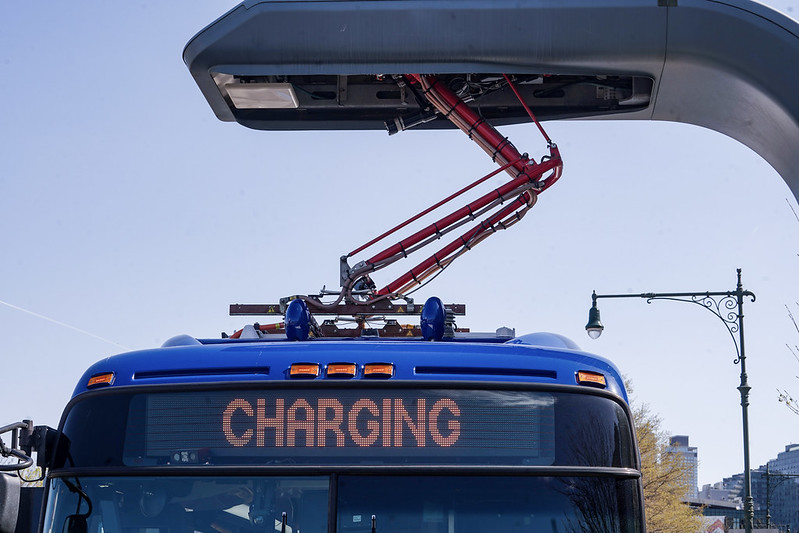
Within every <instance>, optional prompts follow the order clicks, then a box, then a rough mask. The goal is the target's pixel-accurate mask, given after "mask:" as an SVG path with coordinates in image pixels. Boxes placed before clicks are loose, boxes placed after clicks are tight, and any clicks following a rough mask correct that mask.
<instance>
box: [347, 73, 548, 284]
mask: <svg viewBox="0 0 799 533" xmlns="http://www.w3.org/2000/svg"><path fill="white" fill-rule="evenodd" d="M408 78H410V79H411V80H413V81H415V82H416V83H418V84H419V85H420V86H421V88H422V90H423V94H424V96H425V98H426V99H427V100H428V101H429V102H430V103H431V104H432V105H433V106H434V107H435V108H436V109H437V110H438V112H439V113H441V114H442V115H443V116H444V117H446V118H447V119H449V120H450V121H451V122H452V123H453V124H455V125H456V126H457V127H458V128H460V129H461V130H462V131H463V132H464V133H466V134H467V135H468V136H469V138H470V139H472V140H473V141H475V142H476V143H477V144H478V145H479V146H480V147H481V148H482V149H483V150H484V151H485V152H486V153H488V155H490V156H491V158H492V160H494V161H496V162H497V163H499V164H500V165H502V166H501V168H500V169H498V170H496V171H494V172H492V173H491V174H489V175H487V176H485V177H483V178H481V179H480V180H478V181H477V182H475V183H473V184H472V185H470V186H468V187H466V188H464V189H462V190H461V191H459V192H458V193H455V194H453V195H452V196H450V197H448V198H447V199H445V200H443V201H441V202H439V203H438V204H436V205H434V206H432V207H431V208H429V209H427V210H425V211H423V212H422V213H420V214H419V215H416V216H415V217H413V218H411V219H410V220H408V221H406V222H404V223H403V224H400V225H398V226H396V227H395V228H393V229H392V230H389V231H388V232H386V233H384V234H383V235H381V236H380V237H378V238H377V239H374V240H373V241H370V242H369V243H367V244H365V245H363V246H361V247H360V248H358V249H356V250H355V251H353V252H351V253H350V254H349V255H350V256H352V255H354V254H355V253H358V252H360V251H362V250H364V249H365V248H368V247H369V246H371V245H372V244H374V243H375V242H377V241H379V240H381V239H382V238H384V237H386V236H387V235H390V234H391V233H393V232H395V231H396V230H398V229H400V228H401V227H403V226H405V225H407V224H408V223H410V222H412V221H414V220H416V219H418V218H419V217H421V216H423V215H424V214H427V213H429V212H430V211H432V210H433V209H435V208H437V207H439V206H441V205H443V204H444V203H446V202H447V201H449V200H451V199H452V198H454V197H455V196H457V195H459V194H461V193H462V192H465V191H466V190H468V189H470V188H472V187H474V186H475V185H477V184H478V183H481V182H483V181H485V180H486V179H488V177H491V176H493V175H496V174H497V173H498V172H501V171H503V170H505V171H506V172H508V173H510V174H511V176H513V179H512V180H511V181H509V182H508V183H506V184H504V185H502V186H500V187H498V188H497V189H495V190H494V191H492V192H490V193H488V194H486V195H484V196H482V197H480V198H478V199H477V200H475V201H473V202H472V203H470V204H468V205H466V206H465V207H463V208H461V209H458V210H456V211H455V212H453V213H451V214H449V215H447V216H445V217H443V218H441V219H439V220H438V221H436V222H434V223H433V224H431V225H429V226H427V227H426V228H424V229H422V230H420V231H418V232H416V233H414V234H413V235H411V236H410V237H407V238H405V239H403V240H401V241H400V242H398V243H397V244H395V245H393V246H390V247H388V248H386V249H385V250H383V251H382V252H379V253H377V254H375V255H374V256H372V257H371V258H369V259H367V260H366V261H365V262H364V263H363V266H360V267H358V268H356V269H353V271H352V272H351V278H350V279H351V280H352V282H354V281H355V280H356V279H357V278H358V277H359V276H361V275H363V274H365V273H368V272H372V271H374V270H378V269H380V268H383V267H384V266H388V265H389V264H391V263H393V262H394V261H396V260H398V259H401V258H403V257H407V254H408V253H410V251H412V250H411V249H412V248H413V247H415V246H421V245H423V244H420V243H423V241H425V240H426V239H431V238H435V237H434V236H440V235H442V234H443V233H445V232H446V231H448V230H451V229H454V228H455V227H457V226H458V225H461V224H463V223H465V222H467V221H468V219H471V220H474V219H475V218H476V216H478V215H476V213H479V214H482V213H485V212H486V211H490V210H491V209H493V208H495V207H496V206H497V205H498V204H501V203H504V202H505V201H509V200H510V199H511V198H514V199H513V201H512V202H511V203H510V204H508V205H506V206H505V207H504V208H502V209H501V210H500V211H499V212H497V213H494V214H493V215H491V216H489V217H488V218H486V219H485V220H483V221H481V222H480V223H479V224H477V226H476V227H474V228H471V229H470V230H468V231H467V232H466V233H464V234H463V235H461V236H460V237H459V238H457V239H455V240H454V241H452V242H451V243H450V244H448V245H447V246H445V247H444V248H442V249H441V250H439V251H438V252H437V253H435V254H433V255H432V256H430V257H429V258H427V259H426V260H424V261H422V262H421V263H420V264H418V265H417V266H416V267H414V268H413V269H411V270H409V271H408V272H406V273H405V274H403V275H402V276H400V277H399V278H398V279H396V280H395V281H393V282H391V283H389V284H388V285H386V286H385V287H384V288H382V289H380V290H379V291H377V292H376V293H375V296H376V297H386V296H392V295H394V294H397V292H398V291H400V293H401V292H403V290H404V289H405V288H408V287H412V286H413V285H415V284H420V283H421V282H422V280H423V278H424V277H426V276H429V275H430V274H431V273H432V271H437V270H441V269H443V268H445V267H446V266H447V265H448V264H449V262H451V261H452V260H453V259H454V258H455V257H457V255H459V254H460V253H462V251H463V250H468V249H471V247H472V246H474V245H476V244H477V243H479V242H480V241H481V240H482V239H484V238H485V237H487V236H488V235H490V234H491V233H493V232H496V231H498V229H505V228H506V227H508V226H510V225H511V224H513V223H515V222H517V221H518V220H520V219H521V217H522V216H524V214H525V213H526V211H527V210H529V209H530V208H531V207H532V206H533V205H534V204H535V201H536V199H537V197H538V194H540V193H541V192H543V191H545V190H546V189H548V188H549V187H551V186H552V185H553V184H554V183H555V182H556V181H557V180H558V179H559V178H560V175H561V172H562V169H563V161H562V159H561V157H560V151H559V150H558V148H557V146H556V145H555V143H553V142H552V140H551V139H550V138H549V136H547V134H546V132H545V131H544V129H543V128H542V127H541V125H540V124H539V122H538V121H537V120H536V118H535V116H534V115H533V113H532V111H531V110H530V108H529V107H528V106H527V105H526V104H525V102H524V101H523V99H522V97H521V95H520V94H519V92H518V90H517V89H516V87H515V86H514V85H513V82H512V81H511V79H510V78H509V77H508V76H507V75H506V76H505V79H506V80H507V82H508V85H509V86H510V87H511V89H512V90H513V92H514V93H515V94H516V96H517V98H518V99H519V101H520V102H521V104H522V105H523V106H524V108H525V110H526V111H527V113H528V114H529V115H530V118H531V119H532V120H533V122H534V123H535V124H536V126H538V128H539V130H540V131H541V133H542V135H543V136H544V138H545V139H546V140H547V143H548V147H549V152H550V155H549V157H548V158H544V159H543V160H542V161H541V163H536V162H534V161H531V160H529V158H528V157H527V154H521V153H519V151H518V150H517V149H516V147H515V146H513V144H512V143H511V142H510V141H509V140H508V139H507V138H506V137H503V136H502V135H501V134H500V133H499V132H498V131H497V130H496V129H495V128H494V127H493V126H492V125H491V124H489V123H488V122H486V121H485V120H484V119H483V118H482V117H480V116H479V115H478V114H477V113H476V112H475V111H473V110H472V109H471V108H470V107H469V106H468V105H467V104H466V103H465V102H464V101H463V100H462V99H461V98H460V97H458V96H457V95H456V94H455V93H453V92H452V91H451V90H450V89H449V88H448V87H446V85H445V84H443V83H440V82H439V81H438V80H437V78H436V77H435V76H428V75H420V74H411V75H409V76H408ZM547 172H549V173H550V174H549V175H548V176H546V177H544V174H546V173H547ZM489 230H490V233H489ZM453 254H454V255H453ZM345 290H346V288H345Z"/></svg>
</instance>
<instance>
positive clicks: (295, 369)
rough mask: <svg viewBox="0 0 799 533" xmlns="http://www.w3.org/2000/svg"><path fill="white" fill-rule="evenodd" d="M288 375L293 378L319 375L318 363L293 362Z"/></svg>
mask: <svg viewBox="0 0 799 533" xmlns="http://www.w3.org/2000/svg"><path fill="white" fill-rule="evenodd" d="M289 376H291V377H293V378H315V377H319V363H294V364H292V365H291V369H290V370H289Z"/></svg>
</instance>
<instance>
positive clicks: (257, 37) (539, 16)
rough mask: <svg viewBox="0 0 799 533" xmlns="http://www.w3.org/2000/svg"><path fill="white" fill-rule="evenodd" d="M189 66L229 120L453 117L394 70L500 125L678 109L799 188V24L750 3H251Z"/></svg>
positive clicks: (204, 34) (199, 45) (321, 123)
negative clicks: (438, 86) (448, 93)
mask: <svg viewBox="0 0 799 533" xmlns="http://www.w3.org/2000/svg"><path fill="white" fill-rule="evenodd" d="M183 57H184V61H185V62H186V64H187V65H188V67H189V69H190V71H191V74H192V76H193V77H194V79H195V81H196V82H197V84H198V86H199V87H200V89H201V90H202V92H203V94H204V96H205V98H206V99H207V101H208V103H209V104H210V106H211V108H212V109H213V111H214V113H215V114H216V116H217V117H218V118H219V119H220V120H223V121H235V122H239V123H240V124H242V125H244V126H247V127H250V128H255V129H266V130H302V129H384V128H385V129H388V130H389V131H390V132H392V131H398V130H399V129H408V128H449V127H452V124H451V123H450V122H449V121H447V120H443V119H441V118H438V119H436V118H435V117H431V116H429V114H426V112H425V110H424V108H423V106H421V105H420V104H419V101H418V99H416V98H415V97H414V95H413V93H412V91H410V90H409V88H408V87H406V86H403V85H402V84H401V83H398V82H397V78H396V77H395V76H394V75H403V74H408V73H430V74H436V75H437V76H438V77H439V79H442V80H443V81H444V82H446V83H447V86H448V87H449V88H450V89H451V90H452V91H454V92H455V93H456V94H458V96H459V97H461V98H463V99H464V100H465V101H471V102H474V105H475V106H477V107H479V109H480V111H481V113H482V115H483V116H484V117H485V118H486V119H487V120H489V121H491V123H492V124H495V125H501V124H509V123H515V122H522V121H527V120H528V118H527V114H526V113H525V111H524V109H523V107H522V106H521V105H519V102H518V100H517V99H516V98H515V96H514V95H513V94H511V93H510V92H509V91H507V90H503V89H497V88H496V86H495V84H494V83H493V82H494V81H495V79H496V78H497V76H498V75H501V74H502V73H505V74H510V75H513V76H514V77H515V79H516V80H518V84H517V86H518V88H519V91H520V92H521V94H522V96H523V98H524V101H525V102H526V104H527V105H529V106H530V108H532V110H533V111H534V112H535V114H536V116H537V117H538V118H539V119H540V120H552V119H562V118H588V117H591V118H599V119H614V118H618V119H626V120H664V121H673V122H682V123H686V124H695V125H698V126H703V127H706V128H709V129H712V130H715V131H718V132H721V133H724V134H726V135H728V136H730V137H732V138H734V139H737V140H738V141H740V142H742V143H743V144H745V145H747V146H748V147H750V148H751V149H752V150H754V151H755V152H757V153H758V154H760V155H761V156H762V157H763V158H764V159H766V160H767V161H768V162H769V163H770V164H771V165H772V166H773V167H774V168H775V169H776V170H777V172H779V174H780V175H781V176H782V177H783V178H784V179H785V181H786V182H787V183H788V185H789V186H790V187H791V189H792V190H793V192H794V195H797V196H799V149H797V147H799V98H797V96H796V95H797V94H798V93H797V87H799V69H797V68H795V65H797V64H799V23H797V22H796V21H794V20H792V19H790V18H788V17H786V16H784V15H782V14H780V13H778V12H776V11H774V10H772V9H770V8H768V7H765V6H763V5H761V4H757V3H755V2H751V1H747V0H713V1H711V0H563V1H558V2H552V1H551V0H521V1H520V0H462V1H460V2H449V1H442V0H382V1H335V2H332V1H318V2H317V1H274V2H269V1H263V2H258V1H247V2H244V3H242V4H240V5H239V6H237V7H236V8H234V9H233V10H231V11H230V12H228V13H227V14H225V15H224V16H222V17H221V18H220V19H218V20H217V21H215V22H214V23H212V24H211V25H209V26H208V27H206V28H205V29H204V30H202V31H201V32H200V33H198V34H197V35H196V36H195V37H194V38H193V39H192V40H191V41H190V42H189V43H188V44H187V45H186V48H185V50H184V54H183Z"/></svg>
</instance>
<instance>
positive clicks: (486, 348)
mask: <svg viewBox="0 0 799 533" xmlns="http://www.w3.org/2000/svg"><path fill="white" fill-rule="evenodd" d="M177 339H178V340H177V341H176V342H174V341H173V342H170V341H168V342H167V343H165V344H166V345H165V346H164V347H161V348H156V349H150V350H141V351H135V352H128V353H124V354H120V355H115V356H112V357H109V358H107V359H104V360H102V361H99V362H97V363H95V364H94V365H92V366H91V367H90V368H89V369H88V370H87V371H86V372H85V374H84V375H83V377H82V378H81V380H80V382H79V383H78V385H77V387H76V388H75V391H74V394H73V396H77V395H79V394H81V393H83V392H86V391H88V390H94V389H97V388H102V387H120V386H145V385H157V384H203V383H221V382H254V381H257V382H276V381H281V382H286V381H305V382H306V383H308V382H309V381H315V382H320V381H328V382H329V381H332V380H335V381H342V380H346V381H350V382H356V381H360V382H361V384H365V383H364V382H365V381H367V382H369V381H371V382H374V381H375V380H380V379H383V380H391V381H398V380H405V381H418V382H424V381H428V382H429V381H453V382H455V381H475V382H502V383H545V384H560V385H577V384H578V378H577V375H578V372H588V373H589V374H592V375H596V374H601V375H602V376H604V381H605V386H602V388H604V389H606V390H608V391H610V392H613V393H615V394H616V395H618V396H620V397H622V398H623V399H624V400H625V401H627V395H626V392H625V390H624V385H623V383H622V379H621V376H620V374H619V371H618V370H617V368H616V367H615V366H614V365H613V363H611V362H610V361H608V360H606V359H604V358H602V357H599V356H596V355H592V354H589V353H586V352H582V351H580V349H579V347H578V346H577V345H576V344H574V343H573V342H572V341H570V340H568V339H566V338H565V337H562V336H560V335H555V334H551V333H537V334H531V335H525V336H521V337H517V338H513V339H511V340H504V341H503V340H499V341H497V340H495V341H494V342H489V341H488V338H485V337H484V338H482V339H477V341H478V342H475V338H474V336H472V337H471V338H467V339H453V340H452V341H448V342H427V341H423V340H419V339H408V340H386V339H382V338H377V337H361V338H354V339H347V340H322V339H315V340H314V339H312V340H308V341H295V342H289V341H286V340H266V341H264V340H259V341H255V342H252V341H250V342H247V341H241V340H238V341H236V340H226V341H222V342H220V341H200V340H196V339H193V338H191V337H187V336H181V337H180V338H177ZM169 344H177V345H169ZM386 364H390V365H391V367H390V370H388V371H387V370H385V367H383V368H382V369H381V368H380V365H386ZM292 365H295V366H296V367H297V368H300V367H302V366H303V365H305V366H304V367H303V368H302V369H303V370H305V371H307V372H310V374H308V373H306V374H304V375H302V376H300V377H299V378H298V377H297V376H291V375H290V369H291V368H292ZM309 365H310V366H309ZM314 365H316V366H314ZM338 365H349V366H345V367H343V368H345V370H343V371H340V372H337V373H335V372H334V373H333V374H331V371H332V370H333V369H334V368H342V367H340V366H338ZM370 365H372V366H370ZM367 367H369V368H370V369H373V368H377V369H378V371H377V372H376V373H374V374H372V376H374V377H370V376H368V375H365V374H366V373H365V370H366V369H367ZM314 369H315V370H314ZM314 372H315V373H314ZM336 374H337V375H336ZM303 377H304V378H305V379H302V378H303ZM309 377H310V378H311V379H308V378H309ZM583 384H585V385H587V386H597V384H596V383H592V382H590V381H588V382H585V383H583ZM352 385H353V386H356V385H357V384H356V383H352Z"/></svg>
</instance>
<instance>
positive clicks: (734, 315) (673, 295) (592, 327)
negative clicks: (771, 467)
mask: <svg viewBox="0 0 799 533" xmlns="http://www.w3.org/2000/svg"><path fill="white" fill-rule="evenodd" d="M745 297H748V298H751V300H750V301H752V302H754V301H755V295H754V293H752V292H750V291H745V290H744V289H743V287H742V286H741V269H740V268H739V269H738V285H737V286H736V288H735V290H734V291H727V292H707V291H705V292H664V293H653V292H649V293H643V294H597V293H596V291H594V293H593V294H592V295H591V299H592V301H593V304H592V305H591V310H590V311H589V312H588V324H586V326H585V330H586V332H588V336H589V337H591V338H592V339H596V338H598V337H599V336H600V335H601V334H602V330H603V329H605V328H604V326H603V325H602V322H601V321H600V319H599V308H598V307H597V304H596V301H597V300H598V299H600V298H645V299H646V303H652V300H672V301H675V302H688V303H692V304H696V305H698V306H700V307H703V308H704V309H707V310H708V311H710V312H711V313H713V314H714V315H716V316H717V317H718V318H719V319H720V320H721V321H722V323H723V324H724V325H725V326H726V327H727V331H729V332H730V336H731V337H732V342H733V344H734V345H735V352H736V355H737V356H736V358H735V361H733V363H734V364H738V363H740V364H741V384H740V385H739V386H738V391H739V392H740V393H741V410H742V414H743V444H744V514H745V520H744V528H745V530H746V533H752V523H753V521H754V514H755V507H754V502H753V500H752V476H751V471H750V467H749V391H750V390H751V387H750V386H749V383H748V381H747V376H746V353H745V350H744V298H745ZM736 333H737V334H738V339H736V337H735V334H736ZM739 342H740V343H739Z"/></svg>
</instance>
